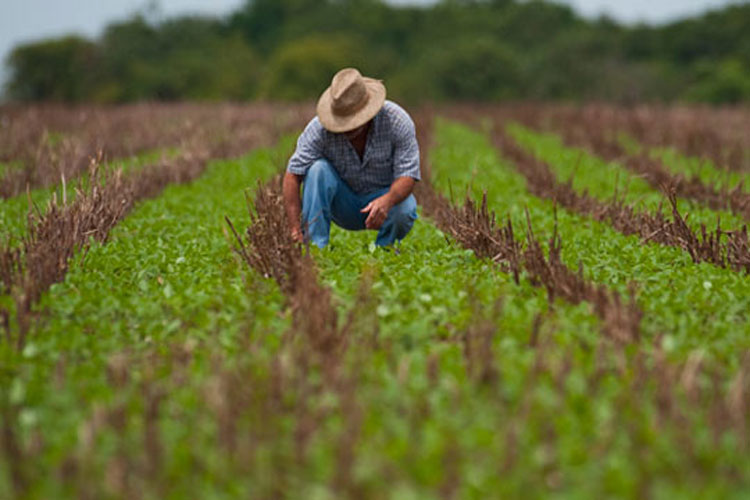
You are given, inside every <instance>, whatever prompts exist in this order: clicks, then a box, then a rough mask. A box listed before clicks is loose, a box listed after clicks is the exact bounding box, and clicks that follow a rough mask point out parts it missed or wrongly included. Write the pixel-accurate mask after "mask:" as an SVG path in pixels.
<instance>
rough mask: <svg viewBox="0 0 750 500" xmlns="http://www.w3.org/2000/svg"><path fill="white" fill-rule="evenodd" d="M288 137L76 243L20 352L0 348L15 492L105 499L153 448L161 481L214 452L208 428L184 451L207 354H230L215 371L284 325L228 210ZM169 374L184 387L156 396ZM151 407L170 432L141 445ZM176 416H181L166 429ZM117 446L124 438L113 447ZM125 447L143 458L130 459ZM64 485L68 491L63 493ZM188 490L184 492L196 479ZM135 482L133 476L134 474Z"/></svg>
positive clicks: (239, 206)
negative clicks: (102, 236) (243, 255)
mask: <svg viewBox="0 0 750 500" xmlns="http://www.w3.org/2000/svg"><path fill="white" fill-rule="evenodd" d="M288 147H289V142H288V141H284V142H283V143H282V144H281V145H280V149H278V150H277V152H274V151H269V150H259V151H257V152H255V153H253V154H252V155H251V156H249V157H247V158H245V159H242V160H237V161H222V162H213V164H212V165H211V166H210V167H209V168H208V169H207V170H206V172H205V173H204V174H203V175H202V176H201V177H200V178H199V179H198V180H196V181H195V182H193V183H190V184H184V185H171V186H169V187H167V188H166V189H165V190H164V191H163V192H162V193H161V195H160V196H159V197H158V198H156V199H154V200H150V201H144V202H143V203H141V204H139V206H138V207H137V208H136V209H135V210H134V211H132V212H131V213H130V214H129V215H128V217H126V218H125V219H123V221H122V223H121V224H118V225H117V226H116V227H114V228H113V230H112V233H111V235H110V239H109V241H108V242H107V243H106V244H103V243H94V244H92V246H91V247H90V248H89V249H88V252H87V253H86V255H85V260H83V259H84V256H83V255H82V254H81V253H80V252H79V253H77V254H76V255H77V257H76V260H75V263H74V265H71V266H70V269H69V272H68V273H67V275H66V276H65V280H64V281H62V282H60V283H58V284H56V285H54V286H53V287H52V288H51V289H50V290H49V292H48V293H46V294H44V295H43V296H42V297H41V301H40V303H39V304H38V305H37V306H35V307H34V311H35V312H36V313H37V314H38V315H39V317H38V318H37V319H36V321H34V322H33V323H32V324H31V330H30V333H29V336H28V338H27V342H26V344H25V346H24V347H23V349H22V351H20V352H18V351H16V349H15V346H13V345H10V344H8V343H7V342H3V343H2V345H0V349H1V351H2V359H3V366H4V370H3V375H2V376H3V381H2V383H3V386H4V387H8V388H10V389H9V391H8V392H7V393H5V395H4V396H5V397H4V400H3V401H2V403H3V409H4V417H3V425H4V428H5V429H6V430H7V431H8V432H10V431H13V435H14V436H16V441H17V442H18V443H19V450H18V455H19V456H15V457H13V456H11V457H7V458H9V459H10V461H9V462H6V464H7V463H11V464H13V463H17V464H18V465H17V466H16V468H17V469H18V470H16V471H15V472H13V477H14V478H15V481H16V483H17V488H22V489H23V490H25V491H26V493H28V494H29V495H31V496H35V497H42V498H59V497H60V496H61V495H63V496H65V495H69V496H73V497H79V496H80V495H81V494H85V493H86V492H87V491H88V492H89V494H90V495H92V496H94V497H101V496H102V495H106V494H107V488H110V487H112V488H113V490H114V491H117V492H119V494H123V492H122V491H121V490H118V488H117V487H116V486H118V485H119V486H122V487H125V485H124V483H120V478H121V476H120V474H123V475H124V476H125V478H126V479H123V481H126V482H127V477H128V475H129V474H132V475H133V476H132V477H134V476H136V475H137V474H139V473H140V472H138V471H141V472H143V470H142V469H140V467H145V469H146V471H147V470H148V467H146V466H144V464H143V462H142V461H141V460H142V459H143V460H146V458H145V457H148V456H151V458H149V460H152V461H154V460H155V458H154V456H152V455H154V454H158V453H157V452H154V451H153V449H152V448H151V446H152V445H153V446H154V447H156V448H161V449H162V450H163V453H164V455H162V459H163V461H162V463H161V465H162V468H161V469H159V473H160V474H164V477H168V476H170V475H174V474H178V473H179V471H180V469H181V467H182V466H183V464H184V461H185V460H191V458H190V457H191V456H193V455H195V456H196V458H197V459H198V458H200V457H201V456H203V455H204V454H205V452H206V450H211V449H212V441H211V439H208V438H207V440H204V441H195V443H196V446H195V447H194V448H193V447H191V446H187V448H185V446H186V443H189V442H193V441H192V440H197V439H198V437H197V436H199V435H200V431H199V430H200V426H202V425H205V422H202V421H201V420H200V419H199V417H200V416H201V415H202V414H201V412H200V411H199V410H200V408H201V407H203V406H205V404H206V403H205V402H202V399H201V398H202V394H203V393H204V392H207V391H209V389H208V387H209V385H210V383H211V381H210V380H209V379H210V377H209V374H210V373H211V371H212V364H213V362H214V360H213V359H212V358H213V357H214V356H217V357H219V358H222V359H223V358H227V364H226V365H222V366H221V369H225V368H226V369H228V368H229V363H230V361H229V359H230V358H233V357H234V356H235V355H236V354H237V353H242V352H244V351H243V350H244V349H245V348H246V347H247V343H246V341H247V340H248V339H249V338H252V337H253V335H254V334H255V333H257V334H258V335H260V334H261V333H262V334H263V335H265V334H270V333H271V332H277V331H281V330H283V329H284V328H285V327H286V326H285V325H286V320H285V318H284V317H283V316H280V315H279V312H280V310H281V307H282V301H281V297H280V295H279V293H278V290H277V289H276V290H275V289H274V287H271V286H268V285H267V284H265V283H264V282H262V280H255V281H254V282H253V281H252V280H251V281H250V282H246V281H245V279H244V275H243V273H241V272H240V269H239V265H238V263H237V261H236V259H234V258H233V257H232V255H231V253H230V251H229V249H230V246H229V245H228V244H227V240H226V235H225V234H224V232H223V231H222V228H223V225H224V222H223V218H224V216H227V215H229V216H232V217H239V216H242V214H243V213H244V204H245V202H244V196H243V192H242V189H238V186H248V185H251V184H252V183H253V182H255V179H258V178H264V177H268V176H269V175H270V174H271V173H272V172H273V171H274V170H275V169H276V168H277V165H278V162H279V159H280V156H281V155H283V154H285V153H286V152H287V151H288ZM254 332H255V333H254ZM187 359H189V360H190V364H189V366H188V365H186V364H185V363H183V362H186V360H187ZM181 360H182V361H181ZM164 380H167V381H169V382H174V383H176V384H177V386H175V387H170V388H169V389H170V391H169V393H168V394H169V396H170V399H168V400H166V401H164V404H163V405H159V401H163V400H164V398H165V395H161V396H160V395H159V394H161V392H160V389H159V387H161V384H162V383H166V382H164ZM147 387H152V389H147ZM196 398H198V399H196ZM143 405H146V406H148V405H157V409H158V411H157V409H155V408H151V410H148V411H152V412H153V411H157V413H158V415H159V418H160V419H164V420H159V422H160V423H159V426H161V425H162V424H163V425H164V426H165V432H166V434H163V433H161V432H158V433H155V436H154V437H155V438H160V439H161V441H160V442H159V443H153V444H149V442H148V440H145V442H144V439H143V438H144V437H147V436H144V434H142V433H143V432H146V431H145V430H144V429H143V428H141V427H140V426H141V424H142V423H143V422H144V420H140V417H144V414H145V413H148V412H147V411H146V410H147V408H146V407H144V406H143ZM141 412H143V413H141ZM131 417H132V419H133V420H132V422H133V423H132V425H131V424H130V422H131V420H130V419H131ZM154 418H155V417H154ZM122 419H125V420H122ZM182 419H184V425H183V424H180V423H176V424H175V425H174V426H171V427H170V425H169V423H170V422H172V421H175V422H182V421H183V420H182ZM143 425H145V424H143ZM152 431H153V429H151V430H149V431H148V432H149V433H152V434H154V432H152ZM210 437H213V435H212V434H211V436H210ZM112 443H121V445H122V446H121V448H118V449H113V448H112V447H111V445H112ZM128 450H132V452H133V454H134V455H137V458H136V457H132V458H133V461H132V462H130V463H128V464H125V463H124V462H123V459H122V456H123V454H127V453H128ZM149 450H151V451H149ZM180 450H184V452H181V451H180ZM217 456H218V457H220V456H221V455H220V454H219V453H218V451H217V454H216V455H212V456H211V457H205V458H206V460H210V459H213V458H215V457H217ZM152 465H153V464H152ZM120 467H126V468H129V470H127V471H123V470H121V469H120ZM154 472H155V471H154ZM144 473H145V472H144ZM107 477H110V478H111V479H110V480H106V478H107ZM0 483H2V481H0ZM9 486H10V483H6V484H5V485H4V487H5V488H6V489H5V490H3V489H2V488H0V491H4V492H5V494H2V495H0V496H3V497H8V496H10V495H8V494H7V493H8V491H7V488H8V487H9ZM64 487H72V488H74V489H73V490H72V492H71V491H70V490H69V491H68V492H67V493H66V491H65V490H64V489H63V488H64ZM77 487H80V488H81V489H78V490H76V489H75V488H77ZM182 487H183V488H186V489H185V490H184V491H183V493H184V494H185V495H188V493H189V489H187V488H188V487H189V486H188V485H187V484H183V485H182ZM92 488H93V490H92ZM128 488H131V490H128V492H134V491H136V490H137V489H138V486H137V485H136V484H134V483H133V482H130V483H128ZM110 493H112V491H110ZM124 496H128V495H127V494H124Z"/></svg>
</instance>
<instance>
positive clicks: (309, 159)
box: [286, 117, 323, 175]
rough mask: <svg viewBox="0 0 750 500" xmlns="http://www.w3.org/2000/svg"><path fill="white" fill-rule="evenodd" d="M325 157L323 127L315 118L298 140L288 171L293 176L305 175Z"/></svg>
mask: <svg viewBox="0 0 750 500" xmlns="http://www.w3.org/2000/svg"><path fill="white" fill-rule="evenodd" d="M322 156H323V126H322V125H321V124H320V122H319V121H318V118H317V117H315V118H313V119H312V120H311V121H310V123H308V124H307V127H305V130H304V131H303V132H302V134H301V135H300V136H299V139H297V149H295V151H294V154H293V155H292V157H291V158H289V163H288V164H287V167H286V171H287V172H289V173H291V174H297V175H305V174H307V169H309V168H310V166H311V165H312V164H313V163H315V161H316V160H319V159H320V158H322Z"/></svg>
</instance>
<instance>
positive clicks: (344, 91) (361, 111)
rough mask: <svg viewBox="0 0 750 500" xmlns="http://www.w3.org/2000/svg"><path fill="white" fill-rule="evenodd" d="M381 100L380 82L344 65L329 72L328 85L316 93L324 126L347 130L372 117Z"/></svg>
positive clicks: (381, 102)
mask: <svg viewBox="0 0 750 500" xmlns="http://www.w3.org/2000/svg"><path fill="white" fill-rule="evenodd" d="M384 102H385V86H384V85H383V82H381V81H380V80H374V79H372V78H366V77H363V76H362V74H360V72H359V71H357V70H356V69H354V68H345V69H342V70H341V71H339V72H338V73H336V74H335V75H334V76H333V80H332V81H331V86H330V87H328V88H327V89H326V90H325V92H323V95H321V96H320V99H319V100H318V118H319V119H320V123H322V124H323V126H324V127H325V128H326V130H329V131H331V132H336V133H339V132H348V131H350V130H354V129H355V128H357V127H359V126H361V125H364V124H365V123H367V122H368V121H370V120H372V119H373V118H374V117H375V115H377V114H378V111H380V108H382V107H383V103H384Z"/></svg>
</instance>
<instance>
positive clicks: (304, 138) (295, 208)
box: [282, 118, 323, 241]
mask: <svg viewBox="0 0 750 500" xmlns="http://www.w3.org/2000/svg"><path fill="white" fill-rule="evenodd" d="M322 148H323V127H322V126H321V125H320V122H319V121H318V119H317V118H313V119H312V120H310V123H308V124H307V126H306V127H305V130H304V131H303V132H302V134H301V135H300V136H299V139H297V148H296V149H295V150H294V154H292V157H291V158H289V163H288V164H287V168H286V174H285V175H284V182H283V184H282V193H283V195H284V209H285V211H286V216H287V219H288V220H289V227H290V228H291V231H292V238H294V240H295V241H303V234H302V230H301V228H300V215H301V212H302V203H301V200H300V194H299V192H300V185H301V184H302V181H303V180H304V178H305V174H307V169H308V168H310V165H312V164H313V162H315V160H318V159H320V158H321V157H322V156H323V149H322Z"/></svg>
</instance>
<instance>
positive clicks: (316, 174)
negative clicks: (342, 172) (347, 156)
mask: <svg viewBox="0 0 750 500" xmlns="http://www.w3.org/2000/svg"><path fill="white" fill-rule="evenodd" d="M325 180H332V181H334V180H336V171H335V170H334V169H333V165H331V162H329V161H328V160H326V159H323V158H321V159H320V160H315V162H314V163H313V164H312V165H310V168H309V169H307V174H306V175H305V182H317V181H325Z"/></svg>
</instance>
